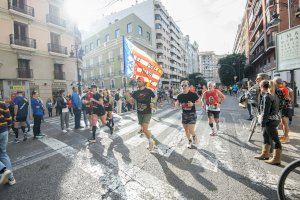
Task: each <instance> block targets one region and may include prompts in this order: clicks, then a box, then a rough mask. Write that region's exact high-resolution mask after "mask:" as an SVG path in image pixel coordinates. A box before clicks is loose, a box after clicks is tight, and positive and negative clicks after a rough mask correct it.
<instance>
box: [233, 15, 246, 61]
mask: <svg viewBox="0 0 300 200" xmlns="http://www.w3.org/2000/svg"><path fill="white" fill-rule="evenodd" d="M248 29H249V27H248V17H247V12H246V10H245V11H244V15H243V18H242V22H241V24H239V26H238V31H237V34H236V37H235V41H234V46H233V53H236V54H245V56H246V57H247V59H248V62H247V63H249V41H248V38H249V36H248Z"/></svg>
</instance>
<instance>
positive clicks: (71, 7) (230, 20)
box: [66, 0, 246, 54]
mask: <svg viewBox="0 0 300 200" xmlns="http://www.w3.org/2000/svg"><path fill="white" fill-rule="evenodd" d="M135 2H136V0H84V1H83V0H67V1H66V11H67V13H68V15H69V16H70V17H71V18H72V19H73V20H75V21H76V22H77V23H78V25H79V28H80V29H81V30H83V31H88V30H89V29H90V28H91V25H92V24H93V23H94V22H95V20H96V19H101V18H103V17H105V16H106V15H108V14H110V13H112V12H117V11H119V10H122V9H125V8H127V7H130V6H131V5H133V4H135ZM138 2H142V0H138ZM162 3H163V5H164V6H165V7H166V9H167V10H168V12H169V14H170V15H171V16H172V17H173V19H174V20H175V21H176V22H177V24H178V26H179V27H180V28H181V31H182V32H183V34H184V35H189V36H190V38H191V40H193V41H196V42H197V43H198V44H199V50H200V51H215V52H216V53H217V54H227V53H232V49H233V44H234V40H235V35H236V33H237V28H238V24H239V23H240V22H241V20H242V15H243V12H244V9H245V5H246V0H162ZM78 13H83V14H80V15H78Z"/></svg>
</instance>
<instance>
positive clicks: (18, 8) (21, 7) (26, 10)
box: [8, 0, 34, 17]
mask: <svg viewBox="0 0 300 200" xmlns="http://www.w3.org/2000/svg"><path fill="white" fill-rule="evenodd" d="M8 9H12V10H15V11H18V12H20V13H23V14H26V15H30V16H32V17H34V8H33V7H30V6H28V5H26V4H19V5H15V4H14V3H13V1H12V0H8Z"/></svg>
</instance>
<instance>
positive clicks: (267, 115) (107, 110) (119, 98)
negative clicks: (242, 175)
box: [0, 74, 293, 185]
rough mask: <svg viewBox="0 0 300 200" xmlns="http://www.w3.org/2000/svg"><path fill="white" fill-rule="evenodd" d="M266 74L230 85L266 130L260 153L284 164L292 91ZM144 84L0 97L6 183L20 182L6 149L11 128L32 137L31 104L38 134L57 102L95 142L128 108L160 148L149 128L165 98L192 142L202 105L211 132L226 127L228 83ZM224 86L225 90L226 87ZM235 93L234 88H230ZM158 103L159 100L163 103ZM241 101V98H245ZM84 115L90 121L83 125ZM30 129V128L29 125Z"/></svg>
mask: <svg viewBox="0 0 300 200" xmlns="http://www.w3.org/2000/svg"><path fill="white" fill-rule="evenodd" d="M268 79H269V77H268V75H266V74H258V75H257V78H256V83H255V84H253V83H252V82H251V81H249V82H248V83H247V85H246V86H242V87H241V89H240V88H239V87H238V86H237V85H236V86H233V87H232V88H231V89H230V88H229V91H232V92H233V95H237V93H238V92H239V91H241V90H242V91H243V93H244V98H243V101H244V102H246V104H247V108H248V110H249V115H250V118H249V119H250V120H251V119H253V118H254V117H257V118H258V119H259V120H258V121H259V124H260V125H261V127H262V132H263V146H262V152H261V154H260V155H257V156H255V158H257V159H260V160H266V162H267V163H269V164H274V165H278V164H280V162H281V151H282V146H281V142H288V140H289V137H288V131H289V127H288V125H289V124H288V120H289V117H290V115H291V110H290V108H291V107H292V104H293V102H292V99H293V97H292V91H291V89H290V88H288V87H287V86H286V83H285V82H284V81H282V80H281V79H280V78H275V79H273V80H268ZM137 87H138V89H137V90H136V91H133V92H129V91H125V92H123V94H121V92H120V90H117V91H116V92H114V93H112V92H111V91H110V90H108V89H104V90H103V89H100V88H98V87H97V86H96V85H94V84H93V85H91V86H90V87H87V86H86V87H85V88H83V91H82V92H81V93H79V92H78V88H77V87H73V88H72V90H73V92H72V94H71V95H67V94H66V92H65V91H64V90H61V91H59V95H58V96H57V97H56V99H55V101H54V102H52V100H51V99H48V100H47V101H46V104H45V105H44V103H43V101H42V100H41V99H40V98H39V94H38V92H37V91H33V92H32V98H31V102H29V101H28V99H27V98H26V97H24V95H23V92H22V91H19V92H18V93H17V96H16V97H15V98H14V99H13V100H12V101H11V100H10V99H4V101H1V102H0V183H9V184H10V185H13V184H15V182H16V181H15V178H14V176H13V173H12V171H11V170H12V168H11V162H10V160H9V157H8V155H7V153H6V147H7V141H8V133H9V130H10V129H11V131H13V133H14V136H15V139H14V142H15V143H19V142H20V141H19V132H20V131H21V132H22V133H23V141H26V140H27V133H28V132H29V130H30V123H29V104H30V105H31V109H32V116H33V139H40V138H43V137H44V136H45V135H44V134H43V133H42V132H41V122H42V121H43V117H44V115H45V110H47V111H48V116H49V117H52V116H53V115H52V112H53V108H55V110H56V113H57V115H59V116H60V125H61V131H62V133H67V132H68V131H71V130H72V128H71V127H70V126H69V121H70V115H71V116H74V121H75V127H74V129H75V130H77V129H83V128H86V129H89V130H90V131H91V137H90V138H89V140H88V141H89V143H96V131H97V129H99V128H101V127H108V129H109V133H110V134H113V133H114V127H115V123H114V117H113V112H116V113H122V112H125V111H131V110H136V112H137V117H138V124H139V126H140V133H141V134H142V135H145V136H146V138H147V140H148V144H149V145H148V149H149V150H150V151H152V150H153V149H154V148H155V145H156V143H155V141H154V140H153V136H152V134H151V132H150V130H149V124H150V121H151V118H152V113H153V109H154V108H155V107H156V106H157V105H160V104H161V103H163V102H165V101H167V102H169V103H170V104H172V105H173V106H175V107H176V108H178V109H181V110H182V121H181V122H182V126H183V128H184V130H185V135H186V139H187V147H188V148H192V146H193V145H197V144H198V143H199V139H198V137H197V135H196V133H195V124H196V121H197V114H196V106H200V107H202V108H203V109H204V110H205V111H206V113H207V118H208V125H209V127H210V128H211V133H210V135H211V136H216V135H217V134H218V133H219V132H220V126H219V116H220V112H221V104H222V102H223V101H224V100H225V95H224V94H223V92H224V93H227V92H228V90H227V89H228V87H226V88H225V87H221V88H218V87H216V85H215V83H214V82H208V84H207V86H202V87H201V88H198V89H196V88H195V87H194V86H191V85H190V83H189V81H187V80H184V81H182V82H181V84H180V87H181V90H174V89H173V88H170V89H168V90H159V91H158V92H157V95H156V94H155V93H154V92H153V91H152V90H150V89H148V88H147V87H146V82H145V80H144V78H142V77H139V78H138V79H137ZM222 91H223V92H222ZM230 95H232V94H231V92H230ZM157 103H158V104H157ZM240 103H241V102H240ZM82 117H83V121H84V125H85V126H81V118H82ZM278 126H281V128H282V129H283V131H284V136H282V137H281V138H279V136H278V131H277V127H278ZM26 129H27V130H26ZM273 143H275V145H274V152H273V157H272V158H271V159H269V158H270V149H271V145H272V144H273Z"/></svg>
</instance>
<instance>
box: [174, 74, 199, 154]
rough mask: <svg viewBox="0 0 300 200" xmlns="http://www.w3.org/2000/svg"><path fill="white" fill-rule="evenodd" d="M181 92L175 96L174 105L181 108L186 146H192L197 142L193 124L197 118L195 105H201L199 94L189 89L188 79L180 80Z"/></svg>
mask: <svg viewBox="0 0 300 200" xmlns="http://www.w3.org/2000/svg"><path fill="white" fill-rule="evenodd" d="M181 88H182V92H181V93H180V94H179V95H178V96H177V101H176V102H175V107H178V106H179V105H180V106H181V108H182V125H183V128H184V130H185V135H186V138H187V139H188V148H190V149H191V148H192V145H193V144H199V140H198V137H197V135H196V134H195V124H196V120H197V114H196V105H201V101H200V98H199V96H198V95H197V94H196V93H195V92H192V91H191V90H190V85H189V81H187V80H184V81H182V82H181Z"/></svg>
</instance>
